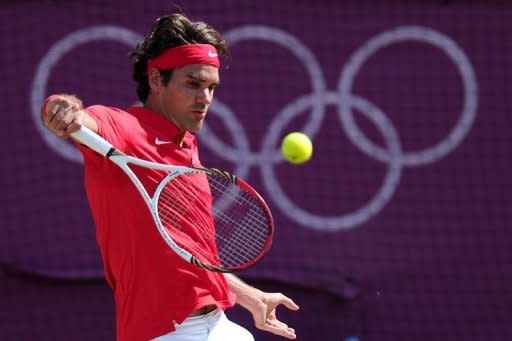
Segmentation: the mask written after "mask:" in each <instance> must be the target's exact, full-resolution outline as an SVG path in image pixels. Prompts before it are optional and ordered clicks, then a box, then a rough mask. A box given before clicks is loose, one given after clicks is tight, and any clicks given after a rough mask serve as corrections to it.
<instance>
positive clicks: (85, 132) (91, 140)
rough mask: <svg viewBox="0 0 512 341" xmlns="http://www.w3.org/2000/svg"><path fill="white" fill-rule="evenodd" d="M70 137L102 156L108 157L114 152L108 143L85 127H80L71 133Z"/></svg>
mask: <svg viewBox="0 0 512 341" xmlns="http://www.w3.org/2000/svg"><path fill="white" fill-rule="evenodd" d="M71 137H72V138H73V139H74V140H76V141H77V142H79V143H81V144H83V145H86V146H87V147H89V148H91V149H93V150H94V151H95V152H96V153H99V154H101V155H103V156H108V155H109V154H111V153H112V150H114V147H113V146H112V145H111V144H110V143H108V142H107V141H106V140H105V139H104V138H102V137H101V136H99V135H98V134H96V133H95V132H93V131H92V130H91V129H89V128H87V127H86V126H82V127H81V128H80V129H79V130H77V131H75V132H74V133H72V134H71Z"/></svg>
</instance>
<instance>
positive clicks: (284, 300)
mask: <svg viewBox="0 0 512 341" xmlns="http://www.w3.org/2000/svg"><path fill="white" fill-rule="evenodd" d="M225 276H226V280H227V283H228V287H229V289H230V290H231V291H232V292H233V293H234V294H235V295H236V296H237V303H238V304H240V305H241V306H242V307H244V308H245V309H247V310H249V311H250V312H251V314H252V317H253V318H254V324H255V326H256V328H258V329H261V330H265V331H268V332H271V333H273V334H276V335H280V336H283V337H286V338H288V339H295V338H296V337H297V336H296V335H295V329H293V328H290V327H288V325H287V324H286V323H283V322H281V321H279V320H278V319H277V317H276V308H277V306H279V305H281V304H282V305H284V306H285V307H287V308H288V309H291V310H298V309H299V306H298V305H297V304H295V302H293V300H292V299H290V298H288V297H286V296H285V295H283V294H281V293H267V292H263V291H261V290H259V289H256V288H254V287H252V286H250V285H248V284H247V283H244V282H243V281H242V280H241V279H239V278H238V277H236V276H234V275H232V274H226V275H225Z"/></svg>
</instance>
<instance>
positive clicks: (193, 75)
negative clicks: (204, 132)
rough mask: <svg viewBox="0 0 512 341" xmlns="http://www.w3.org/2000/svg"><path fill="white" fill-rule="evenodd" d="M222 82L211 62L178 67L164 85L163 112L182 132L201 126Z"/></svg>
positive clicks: (161, 104) (161, 94) (161, 93)
mask: <svg viewBox="0 0 512 341" xmlns="http://www.w3.org/2000/svg"><path fill="white" fill-rule="evenodd" d="M218 84H219V70H218V69H217V68H216V67H214V66H211V65H203V64H193V65H187V66H184V67H182V68H177V69H175V70H174V72H173V74H172V76H171V79H170V80H169V83H168V84H167V85H166V86H164V85H161V87H160V89H159V90H160V92H159V94H158V95H159V97H160V99H159V100H160V106H161V111H162V112H161V113H162V114H163V115H164V117H166V118H167V119H169V120H171V121H172V122H173V123H174V124H175V125H176V126H177V127H178V128H179V129H180V130H181V131H190V132H197V131H199V130H200V129H201V127H202V125H203V121H204V119H205V117H206V112H207V111H208V108H209V106H210V104H211V103H212V100H213V92H214V89H215V87H216V86H217V85H218Z"/></svg>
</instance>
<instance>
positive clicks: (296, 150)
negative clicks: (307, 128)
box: [281, 131, 313, 165]
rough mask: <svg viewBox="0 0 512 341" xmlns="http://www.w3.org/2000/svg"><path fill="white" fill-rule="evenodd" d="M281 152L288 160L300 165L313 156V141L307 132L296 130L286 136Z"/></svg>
mask: <svg viewBox="0 0 512 341" xmlns="http://www.w3.org/2000/svg"><path fill="white" fill-rule="evenodd" d="M281 153H282V154H283V156H284V158H285V159H286V160H287V161H288V162H290V163H293V164H296V165H298V164H301V163H304V162H306V161H308V160H309V159H310V158H311V155H312V154H313V143H311V139H310V138H309V137H308V136H307V135H306V134H304V133H301V132H298V131H295V132H293V133H290V134H288V135H286V136H285V137H284V139H283V142H282V143H281Z"/></svg>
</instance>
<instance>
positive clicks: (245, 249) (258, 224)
mask: <svg viewBox="0 0 512 341" xmlns="http://www.w3.org/2000/svg"><path fill="white" fill-rule="evenodd" d="M158 214H159V217H160V221H161V222H162V225H163V226H164V227H165V229H166V230H167V231H168V232H169V234H170V235H171V236H172V239H173V240H174V241H175V242H176V243H177V244H178V245H179V246H180V247H182V248H183V249H185V250H187V251H189V252H190V253H192V254H193V255H194V256H196V257H197V258H198V259H199V260H200V261H202V262H205V263H208V264H211V265H214V266H217V267H222V268H225V269H235V268H239V267H242V266H243V265H244V264H248V263H251V262H252V261H253V260H254V259H255V258H256V257H258V256H259V255H260V254H261V253H262V251H263V250H264V249H265V246H266V243H267V240H268V237H269V234H270V233H271V231H270V225H271V222H270V218H269V216H268V213H267V212H266V210H265V209H264V208H263V206H262V205H261V203H260V202H259V200H258V199H256V197H255V196H253V195H252V194H249V193H248V192H246V191H245V190H243V189H241V188H240V187H238V186H237V185H236V184H234V183H232V182H231V181H230V180H229V179H227V178H225V177H223V176H220V175H217V174H210V173H186V174H182V175H179V176H178V177H176V178H175V179H173V180H171V181H170V182H168V183H167V184H166V186H165V187H164V188H163V189H162V191H161V192H160V195H159V197H158Z"/></svg>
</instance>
